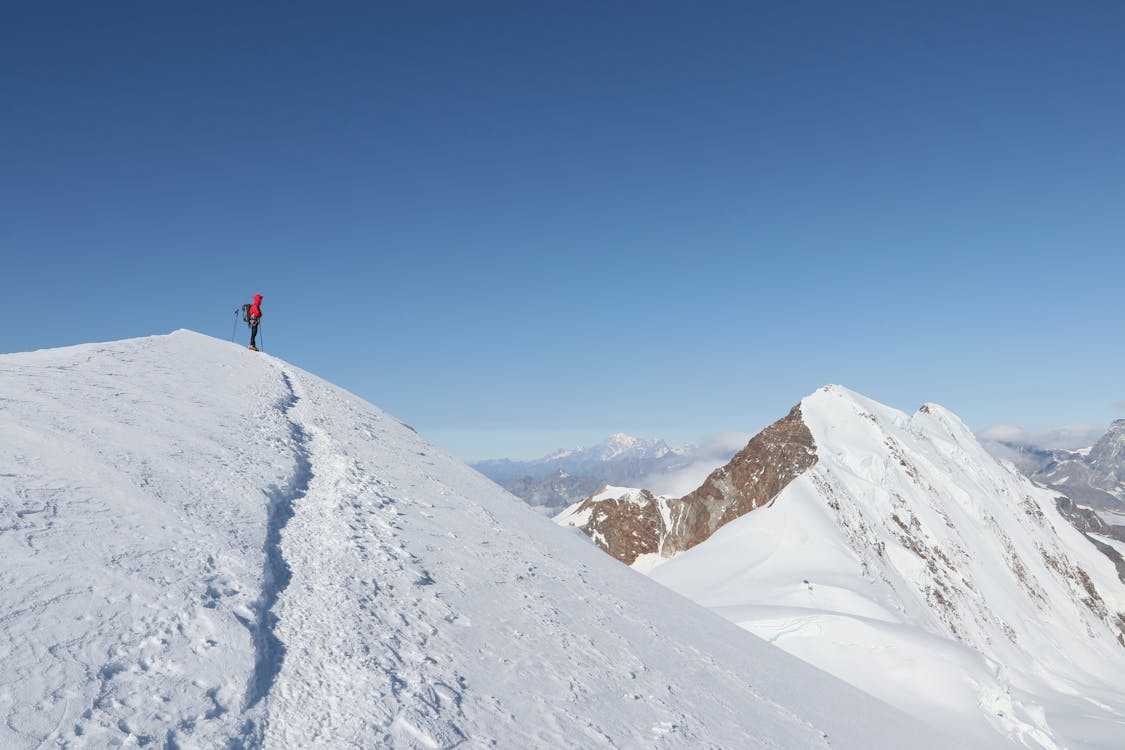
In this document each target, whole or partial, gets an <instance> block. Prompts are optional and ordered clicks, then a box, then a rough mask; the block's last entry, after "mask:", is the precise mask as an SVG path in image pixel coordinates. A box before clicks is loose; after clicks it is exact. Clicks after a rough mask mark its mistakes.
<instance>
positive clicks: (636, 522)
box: [575, 487, 665, 565]
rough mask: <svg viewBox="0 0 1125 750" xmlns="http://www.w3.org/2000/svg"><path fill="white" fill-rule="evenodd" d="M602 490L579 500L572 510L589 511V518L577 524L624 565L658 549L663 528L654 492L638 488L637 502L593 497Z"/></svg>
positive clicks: (630, 563) (625, 499)
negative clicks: (579, 502) (638, 498)
mask: <svg viewBox="0 0 1125 750" xmlns="http://www.w3.org/2000/svg"><path fill="white" fill-rule="evenodd" d="M604 490H605V488H604V487H603V488H602V489H601V490H599V491H598V492H597V493H595V494H594V495H592V496H591V497H589V498H587V499H586V500H583V501H582V503H581V504H579V506H578V508H577V509H576V510H575V513H576V514H581V513H584V512H586V511H590V519H589V520H588V521H587V522H586V523H585V524H584V525H582V526H579V527H578V528H579V529H581V530H582V532H583V533H584V534H586V536H588V537H590V538H591V539H593V540H594V542H595V543H596V544H597V545H598V546H599V547H601V548H602V549H603V550H605V551H606V552H608V553H609V554H611V555H613V556H614V557H616V558H617V559H618V560H620V561H621V562H623V563H625V564H626V565H632V564H633V563H634V562H635V561H636V559H637V558H638V557H640V556H641V555H643V554H645V553H647V552H656V551H658V550H659V549H660V539H661V537H662V536H663V535H664V531H665V528H664V519H663V518H662V517H661V515H660V510H659V509H658V508H657V502H658V500H657V499H656V498H655V497H654V496H653V494H652V493H651V492H649V491H648V490H640V492H639V494H640V500H641V501H640V502H635V501H634V500H631V499H628V498H611V499H601V500H594V497H597V496H598V495H599V494H602V493H603V491H604Z"/></svg>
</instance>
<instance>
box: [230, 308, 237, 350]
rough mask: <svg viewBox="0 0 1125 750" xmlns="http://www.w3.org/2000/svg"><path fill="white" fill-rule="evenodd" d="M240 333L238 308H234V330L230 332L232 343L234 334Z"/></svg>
mask: <svg viewBox="0 0 1125 750" xmlns="http://www.w3.org/2000/svg"><path fill="white" fill-rule="evenodd" d="M236 333H238V308H237V307H236V308H234V328H232V329H231V332H230V342H231V343H232V344H233V343H234V334H236Z"/></svg>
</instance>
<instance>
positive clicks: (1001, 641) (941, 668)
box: [652, 386, 1125, 750]
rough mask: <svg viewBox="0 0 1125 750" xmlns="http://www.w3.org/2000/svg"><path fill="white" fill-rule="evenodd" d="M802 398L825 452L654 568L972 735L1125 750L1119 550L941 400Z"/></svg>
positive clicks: (849, 676)
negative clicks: (896, 402)
mask: <svg viewBox="0 0 1125 750" xmlns="http://www.w3.org/2000/svg"><path fill="white" fill-rule="evenodd" d="M800 411H801V413H802V415H803V419H804V421H805V422H806V424H807V425H808V428H809V430H811V434H812V436H813V438H814V440H815V445H816V452H817V456H818V460H817V463H816V464H815V466H812V467H811V468H809V469H807V470H806V471H805V472H804V473H802V474H801V475H800V476H799V477H797V478H796V479H795V480H794V481H793V482H792V483H791V484H789V485H787V486H786V487H785V488H784V489H782V490H781V491H780V493H779V494H778V495H777V496H776V498H775V499H774V500H773V501H772V502H770V503H769V504H768V506H766V507H762V508H758V509H757V510H754V511H753V512H751V513H747V514H746V515H744V516H742V517H740V518H737V519H735V520H733V521H732V522H730V523H729V524H727V525H726V526H724V527H722V528H721V529H719V530H718V532H716V533H715V534H714V535H713V536H712V537H711V538H710V539H708V540H707V541H705V542H703V543H702V544H700V545H698V546H696V547H694V548H692V549H690V550H688V551H687V552H685V553H683V554H682V555H680V556H679V557H676V558H674V559H672V560H670V561H667V562H664V563H662V564H660V565H659V566H658V567H656V568H655V569H653V570H652V576H653V578H655V579H656V580H658V581H660V582H662V583H664V584H666V585H668V586H670V587H671V588H673V589H675V590H676V591H679V592H681V593H683V594H685V595H686V596H689V597H691V598H692V599H693V600H695V601H697V602H699V603H700V604H703V605H706V606H708V607H711V608H712V609H714V610H715V611H716V612H719V613H721V614H723V615H724V616H725V617H727V618H729V619H730V620H732V621H733V622H737V623H739V624H740V625H742V626H743V627H745V628H747V629H748V630H750V631H751V632H753V633H755V634H757V635H759V636H760V637H762V638H764V639H767V640H768V641H770V642H772V643H776V644H777V645H778V646H779V647H781V648H784V649H785V650H787V651H789V652H790V653H792V654H795V655H798V656H801V657H802V658H804V659H807V660H808V661H809V662H810V663H812V664H815V665H816V666H819V667H821V668H822V669H825V670H827V671H829V672H831V673H833V674H835V675H837V676H838V677H840V678H842V679H845V680H847V681H848V682H850V683H852V684H854V685H856V686H858V687H861V688H863V689H864V690H866V691H868V692H870V693H871V694H872V695H875V696H877V697H880V698H882V699H883V700H886V701H887V702H889V703H892V704H893V705H896V706H898V707H900V708H902V709H903V710H905V711H908V712H910V713H911V714H913V715H914V716H916V717H917V718H919V719H920V720H921V721H925V722H927V723H930V724H931V725H933V726H942V727H947V726H951V725H956V726H959V727H960V728H961V731H962V736H963V737H975V738H977V740H978V741H986V739H987V737H988V736H989V735H990V734H992V735H994V736H1003V737H1006V738H1010V739H1011V740H1012V741H1013V742H1016V743H1018V744H1019V745H1021V746H1024V747H1028V748H1068V749H1070V750H1094V749H1097V750H1119V748H1122V747H1125V691H1123V690H1122V686H1123V685H1125V681H1123V680H1125V677H1123V676H1125V635H1123V634H1125V586H1123V585H1122V582H1121V579H1120V578H1119V577H1118V567H1117V564H1116V563H1115V560H1114V559H1113V558H1112V556H1111V555H1109V554H1108V553H1113V554H1116V555H1117V556H1118V557H1117V559H1120V554H1119V553H1120V552H1122V551H1125V545H1122V544H1121V543H1120V542H1119V541H1116V540H1114V539H1112V538H1108V537H1104V538H1101V539H1096V538H1094V536H1093V535H1092V534H1083V533H1080V532H1079V531H1078V530H1077V529H1075V528H1074V527H1073V526H1072V525H1071V524H1070V523H1069V522H1068V521H1067V520H1066V519H1065V518H1064V517H1063V516H1062V515H1060V513H1059V510H1058V502H1057V500H1058V493H1057V492H1053V491H1049V490H1045V489H1042V488H1039V487H1036V486H1034V485H1032V484H1031V482H1029V481H1028V480H1027V479H1026V478H1024V477H1022V476H1020V475H1019V474H1018V473H1017V472H1016V471H1015V470H1014V469H1013V468H1011V467H1010V466H1003V465H1000V464H998V463H997V462H996V461H995V460H994V459H993V458H992V457H991V456H990V455H988V454H987V453H986V452H985V450H984V449H983V448H982V447H981V445H980V444H979V443H978V442H977V440H976V438H975V437H974V436H973V434H972V432H971V431H970V430H969V429H968V428H967V427H966V426H965V425H964V424H963V423H962V422H961V421H960V420H959V419H958V418H957V417H956V416H955V415H954V414H953V413H952V412H950V411H948V410H946V409H944V408H942V407H940V406H938V405H936V404H928V405H925V406H923V407H922V408H921V409H919V410H918V411H917V412H916V413H915V414H913V415H907V414H905V413H903V412H900V411H898V410H896V409H892V408H889V407H887V406H885V405H883V404H880V403H878V402H875V401H872V400H871V399H868V398H865V397H864V396H861V395H859V394H857V393H853V392H851V391H849V390H847V389H846V388H842V387H840V386H829V387H825V388H822V389H820V390H818V391H817V392H816V393H813V394H812V395H810V396H808V397H807V398H805V399H804V400H803V401H802V402H801V406H800Z"/></svg>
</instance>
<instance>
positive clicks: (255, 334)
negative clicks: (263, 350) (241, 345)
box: [250, 318, 258, 347]
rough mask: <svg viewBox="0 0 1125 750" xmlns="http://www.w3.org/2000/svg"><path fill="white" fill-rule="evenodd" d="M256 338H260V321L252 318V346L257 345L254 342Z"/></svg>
mask: <svg viewBox="0 0 1125 750" xmlns="http://www.w3.org/2000/svg"><path fill="white" fill-rule="evenodd" d="M256 338H258V321H257V320H255V319H253V318H251V320H250V346H254V347H256V346H257V344H255V343H254V340H255V339H256Z"/></svg>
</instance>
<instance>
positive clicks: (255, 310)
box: [250, 294, 262, 320]
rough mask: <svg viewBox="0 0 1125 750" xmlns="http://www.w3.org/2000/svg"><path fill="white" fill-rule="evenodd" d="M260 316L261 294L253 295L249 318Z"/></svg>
mask: <svg viewBox="0 0 1125 750" xmlns="http://www.w3.org/2000/svg"><path fill="white" fill-rule="evenodd" d="M260 317H262V295H260V294H255V295H254V304H252V305H250V319H251V320H254V319H256V318H260Z"/></svg>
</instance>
